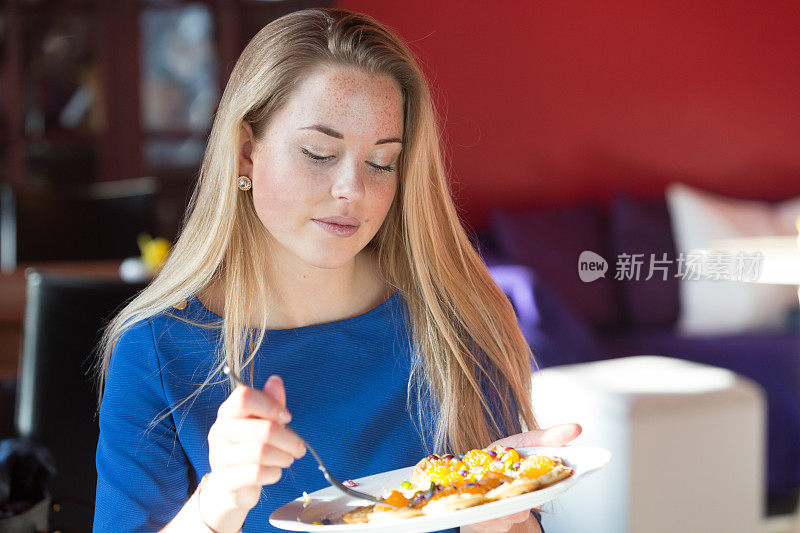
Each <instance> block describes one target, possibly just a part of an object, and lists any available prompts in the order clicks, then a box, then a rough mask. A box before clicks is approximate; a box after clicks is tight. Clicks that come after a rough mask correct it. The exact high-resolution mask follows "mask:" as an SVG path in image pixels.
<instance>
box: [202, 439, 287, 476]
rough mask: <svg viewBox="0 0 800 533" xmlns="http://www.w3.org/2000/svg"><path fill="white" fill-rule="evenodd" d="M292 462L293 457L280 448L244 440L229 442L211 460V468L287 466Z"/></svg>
mask: <svg viewBox="0 0 800 533" xmlns="http://www.w3.org/2000/svg"><path fill="white" fill-rule="evenodd" d="M218 455H219V454H218ZM292 463H294V457H292V456H291V455H290V454H288V453H286V452H285V451H283V450H281V449H280V448H276V447H274V446H270V445H269V444H264V443H257V442H245V443H234V444H230V446H229V447H228V448H227V449H226V450H225V453H224V454H222V456H221V457H217V458H216V460H215V461H213V463H212V465H211V469H212V470H216V469H217V468H227V467H230V466H237V465H245V464H260V465H263V466H277V467H279V468H289V467H290V466H291V465H292Z"/></svg>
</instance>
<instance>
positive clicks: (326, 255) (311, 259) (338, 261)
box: [298, 250, 356, 269]
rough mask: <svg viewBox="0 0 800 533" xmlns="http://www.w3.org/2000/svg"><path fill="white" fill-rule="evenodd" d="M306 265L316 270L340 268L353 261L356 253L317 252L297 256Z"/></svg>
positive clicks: (340, 251) (339, 251)
mask: <svg viewBox="0 0 800 533" xmlns="http://www.w3.org/2000/svg"><path fill="white" fill-rule="evenodd" d="M298 255H299V256H300V257H301V258H303V260H305V262H306V263H308V264H309V265H312V266H315V267H317V268H325V269H336V268H341V267H343V266H345V265H347V264H348V263H350V262H351V261H353V259H355V256H356V253H354V252H345V251H342V250H324V251H323V250H318V251H314V252H311V253H305V254H298Z"/></svg>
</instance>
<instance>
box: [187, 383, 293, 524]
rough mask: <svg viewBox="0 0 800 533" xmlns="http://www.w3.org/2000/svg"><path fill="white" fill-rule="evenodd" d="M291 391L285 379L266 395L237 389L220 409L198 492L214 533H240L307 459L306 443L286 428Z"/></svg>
mask: <svg viewBox="0 0 800 533" xmlns="http://www.w3.org/2000/svg"><path fill="white" fill-rule="evenodd" d="M290 420H291V415H290V414H289V411H287V410H286V391H285V389H284V386H283V381H282V380H281V378H280V377H279V376H270V378H269V379H268V380H267V382H266V383H265V384H264V388H263V390H257V389H254V388H251V387H247V386H245V385H239V386H237V387H236V388H235V389H234V391H233V392H232V393H231V395H230V396H229V397H228V398H227V399H226V400H225V401H224V402H223V403H222V405H220V407H219V410H218V411H217V419H216V421H215V422H214V424H213V425H212V426H211V429H210V431H209V432H208V446H209V453H208V458H209V462H210V464H211V472H210V473H209V474H207V475H206V476H204V478H203V481H202V483H201V485H200V487H198V491H200V492H199V494H198V495H197V497H198V502H199V510H200V517H201V518H202V520H203V522H204V523H205V524H206V526H207V527H209V528H210V529H211V530H212V531H216V532H218V533H227V532H228V531H239V529H240V528H241V527H242V524H243V523H244V519H245V517H246V516H247V513H248V512H249V511H250V509H252V508H253V507H254V506H255V505H256V504H257V503H258V500H259V498H260V496H261V487H262V486H263V485H271V484H273V483H277V482H278V480H279V479H280V478H281V474H282V471H283V469H284V468H288V467H289V466H290V465H291V464H292V463H293V462H294V460H295V459H299V458H301V457H303V455H305V453H306V449H305V446H304V445H303V441H302V440H301V439H300V437H298V436H297V435H296V434H295V433H294V432H293V431H291V430H290V429H288V428H286V427H285V425H286V424H287V423H288V422H289V421H290Z"/></svg>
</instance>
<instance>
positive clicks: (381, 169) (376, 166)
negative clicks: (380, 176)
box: [367, 161, 395, 172]
mask: <svg viewBox="0 0 800 533" xmlns="http://www.w3.org/2000/svg"><path fill="white" fill-rule="evenodd" d="M367 164H368V165H369V166H371V167H373V168H375V169H378V170H380V171H382V172H394V168H395V167H394V166H392V165H386V166H385V167H384V166H381V165H376V164H375V163H370V162H369V161H367Z"/></svg>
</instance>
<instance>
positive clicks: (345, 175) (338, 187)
mask: <svg viewBox="0 0 800 533" xmlns="http://www.w3.org/2000/svg"><path fill="white" fill-rule="evenodd" d="M363 172H364V171H363V170H362V169H360V168H359V165H358V164H357V163H355V162H348V163H347V164H342V165H339V168H338V169H337V170H336V173H335V175H334V181H333V184H332V185H331V196H333V197H334V198H335V199H336V200H349V201H351V202H354V201H357V200H360V199H361V198H363V197H364V192H365V190H364V176H363Z"/></svg>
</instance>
